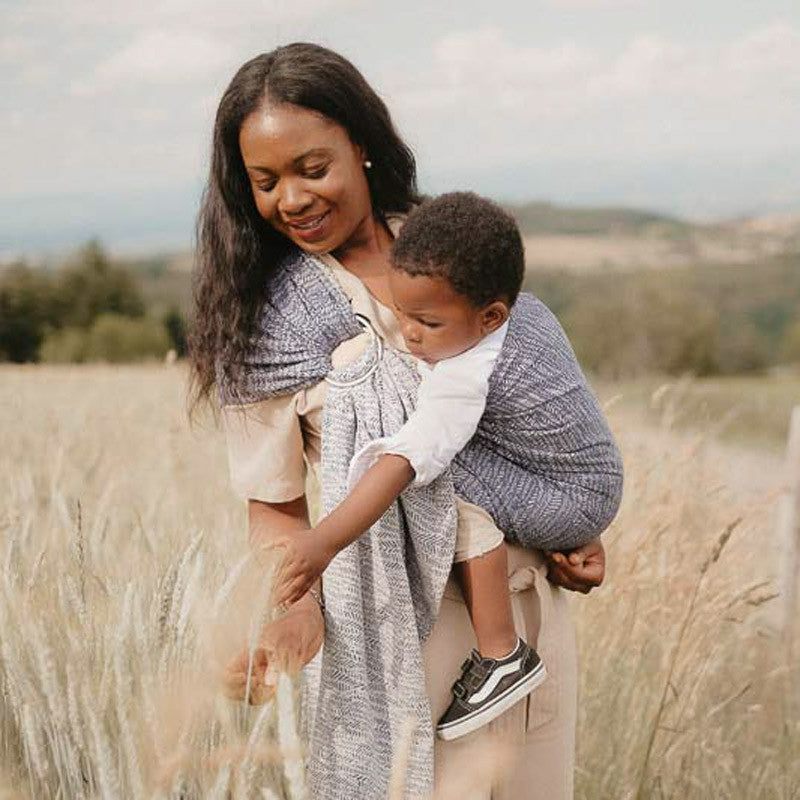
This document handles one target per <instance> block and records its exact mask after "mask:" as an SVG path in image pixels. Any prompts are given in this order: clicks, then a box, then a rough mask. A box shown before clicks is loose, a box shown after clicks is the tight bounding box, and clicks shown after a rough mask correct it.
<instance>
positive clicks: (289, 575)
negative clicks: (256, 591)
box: [276, 454, 414, 603]
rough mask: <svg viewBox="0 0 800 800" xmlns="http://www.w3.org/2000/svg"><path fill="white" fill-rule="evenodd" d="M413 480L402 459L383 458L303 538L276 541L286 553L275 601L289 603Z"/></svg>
mask: <svg viewBox="0 0 800 800" xmlns="http://www.w3.org/2000/svg"><path fill="white" fill-rule="evenodd" d="M413 478H414V470H413V468H412V467H411V464H410V462H409V461H408V459H407V458H405V457H403V456H399V455H393V454H385V455H382V456H381V457H380V458H378V460H377V461H376V462H375V463H374V464H373V465H372V466H371V467H369V469H367V471H366V472H365V473H364V474H363V475H362V476H361V478H360V479H359V481H358V483H357V484H356V485H355V486H354V487H353V488H352V490H351V491H350V493H349V494H348V495H347V497H346V498H345V499H344V500H342V502H341V503H339V505H338V506H336V508H335V509H334V510H333V511H332V512H331V513H330V514H328V516H327V517H325V518H324V519H322V520H321V521H320V522H319V523H318V524H317V525H316V527H314V528H312V529H311V530H310V531H308V532H307V533H303V534H300V535H299V536H297V535H295V536H293V537H291V539H289V540H287V541H281V545H283V546H285V547H286V550H287V553H286V557H285V558H284V561H283V564H282V566H281V569H280V573H279V582H278V588H277V590H276V601H277V602H278V603H294V602H295V601H296V600H299V599H300V598H301V597H302V596H303V595H304V594H305V593H306V592H307V591H308V590H309V588H310V587H311V586H312V585H313V584H314V582H315V581H316V580H317V578H319V577H320V575H322V573H323V572H324V571H325V568H326V567H327V566H328V564H329V563H330V562H331V559H333V557H334V556H335V555H336V554H337V553H338V552H339V551H340V550H343V549H344V548H345V547H347V545H349V544H351V543H352V542H354V541H355V540H356V539H358V538H359V536H361V535H362V534H363V533H365V532H366V531H367V530H369V529H370V528H371V527H372V526H373V525H374V524H375V523H376V522H377V521H378V520H379V519H380V518H381V517H382V516H383V514H384V513H385V512H386V510H387V509H388V508H389V507H390V506H391V505H392V503H394V501H395V500H397V498H398V497H399V496H400V494H401V493H402V491H403V489H405V488H406V486H408V484H409V483H410V482H411V481H412V480H413Z"/></svg>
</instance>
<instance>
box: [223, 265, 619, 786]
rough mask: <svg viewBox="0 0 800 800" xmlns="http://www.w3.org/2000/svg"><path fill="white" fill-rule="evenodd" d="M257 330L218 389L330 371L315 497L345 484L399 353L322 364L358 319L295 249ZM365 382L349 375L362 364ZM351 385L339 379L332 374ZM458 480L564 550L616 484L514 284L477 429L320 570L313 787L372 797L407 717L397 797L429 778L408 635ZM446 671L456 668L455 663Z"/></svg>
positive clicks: (410, 390) (280, 390) (573, 364)
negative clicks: (442, 468)
mask: <svg viewBox="0 0 800 800" xmlns="http://www.w3.org/2000/svg"><path fill="white" fill-rule="evenodd" d="M269 298H270V299H269V302H268V303H267V304H266V305H265V307H264V309H263V312H262V315H261V318H260V322H259V333H258V336H257V337H256V340H255V341H254V345H253V348H252V350H251V353H250V355H249V356H248V358H247V360H246V362H245V364H244V365H243V366H244V369H243V371H242V374H241V376H240V378H239V380H238V383H237V389H236V391H235V392H231V391H226V389H225V382H224V380H220V386H221V391H222V395H223V401H224V402H227V403H231V402H254V401H258V400H260V399H264V398H267V397H272V396H275V395H279V394H285V393H289V392H294V391H297V390H299V389H301V388H306V387H309V386H313V385H315V384H316V383H319V381H321V380H322V379H324V378H325V377H328V378H329V379H332V380H333V381H334V383H331V386H330V387H329V391H328V392H327V397H326V400H325V407H324V413H323V430H322V468H321V469H322V475H321V479H322V486H323V508H324V509H325V511H326V512H327V511H330V510H331V509H332V508H333V507H335V506H336V505H337V503H339V502H340V501H341V500H342V499H343V498H344V496H345V494H346V477H347V470H348V465H349V463H350V459H351V458H352V456H353V454H354V453H355V451H356V450H357V449H358V448H360V447H361V446H362V445H364V444H366V443H367V442H368V441H371V440H372V439H375V438H377V437H380V436H387V435H391V434H393V433H395V432H396V431H397V430H398V429H399V428H400V427H401V426H402V424H403V422H404V421H405V420H406V419H407V417H408V415H409V414H410V412H411V411H412V410H413V408H414V404H415V398H416V388H417V384H418V381H419V376H418V374H417V372H416V369H415V368H414V365H413V363H412V362H411V360H410V358H409V357H408V356H405V355H402V354H399V353H396V352H395V351H393V350H391V349H389V348H386V349H385V350H384V351H383V356H382V357H381V358H377V351H376V350H375V349H369V350H368V351H367V352H366V353H364V354H363V355H362V356H361V357H360V358H359V359H357V360H356V361H355V362H354V363H353V364H350V365H348V366H347V367H345V368H343V369H341V370H337V371H336V372H335V373H334V372H332V367H331V353H332V352H333V350H334V349H335V348H336V346H337V345H338V344H340V343H341V342H343V341H345V340H347V339H350V338H352V337H353V336H355V335H357V334H358V333H360V331H361V326H360V325H359V323H358V320H357V319H356V317H355V315H354V314H353V313H352V311H351V309H350V306H349V301H348V299H347V297H346V295H345V294H344V293H343V292H342V291H341V289H340V288H339V287H338V285H337V284H336V282H335V280H334V279H333V278H332V276H331V275H330V274H329V273H328V269H327V267H326V266H325V265H324V264H322V262H320V261H318V260H316V259H314V258H312V257H309V256H307V255H306V254H303V253H301V252H299V251H298V252H296V253H294V254H293V255H292V256H291V257H290V258H289V259H287V260H286V261H285V262H284V263H283V264H282V265H281V266H280V268H279V269H278V270H277V271H276V275H275V277H274V278H273V279H272V281H271V284H270V290H269ZM364 376H366V379H365V380H361V378H364ZM339 384H351V385H344V386H343V385H339ZM454 488H455V492H458V494H459V495H460V496H462V497H464V498H465V499H467V500H469V501H471V502H473V503H476V504H477V505H479V506H481V507H483V508H484V509H486V511H488V512H489V514H491V515H492V517H493V519H494V520H495V522H496V523H497V524H498V527H499V528H500V529H501V530H503V531H504V532H505V534H506V536H507V537H508V538H509V539H512V540H516V541H518V542H519V543H521V544H522V545H524V546H526V547H530V548H534V549H568V548H571V547H576V546H579V545H581V544H583V543H585V542H586V541H588V540H589V539H591V538H593V537H594V536H596V535H598V534H599V533H600V532H601V531H602V530H603V529H605V527H606V526H607V525H608V524H609V523H610V522H611V520H612V519H613V517H614V515H615V513H616V511H617V507H618V505H619V501H620V498H621V493H622V464H621V460H620V456H619V453H618V451H617V448H616V446H615V444H614V441H613V438H612V436H611V433H610V432H609V430H608V427H607V425H606V423H605V420H604V419H603V415H602V412H601V410H600V408H599V407H598V404H597V401H596V399H595V397H594V395H593V393H592V392H591V390H590V389H589V387H588V385H587V383H586V380H585V378H584V376H583V374H582V373H581V370H580V368H579V366H578V364H577V361H576V359H575V356H574V353H573V352H572V348H571V347H570V345H569V342H568V341H567V338H566V336H565V335H564V332H563V330H562V329H561V326H560V325H559V323H558V321H557V320H556V319H555V317H554V316H553V315H552V314H551V313H550V311H549V310H548V309H547V308H546V306H544V305H543V304H542V303H541V302H539V301H538V300H536V299H535V298H534V297H532V296H530V295H521V296H520V298H519V300H518V301H517V303H516V304H515V306H514V308H513V309H512V313H511V321H510V325H509V330H508V334H507V336H506V339H505V342H504V345H503V350H502V352H501V354H500V356H499V358H498V360H497V364H496V366H495V369H494V372H493V374H492V377H491V380H490V387H489V396H488V402H487V408H486V412H485V413H484V415H483V417H482V419H481V422H480V425H479V427H478V431H477V432H476V435H475V436H474V437H473V439H472V440H471V441H470V443H469V444H468V445H467V447H466V448H465V449H464V450H463V451H462V452H461V453H460V454H459V455H458V456H457V458H456V460H455V461H454V463H453V465H452V467H451V469H450V470H448V471H447V472H445V473H444V474H443V475H442V476H441V477H440V478H439V479H437V480H436V481H434V482H433V483H432V484H431V485H429V486H427V487H422V488H419V489H409V490H407V491H406V492H404V493H403V496H402V498H401V499H400V501H399V503H398V504H396V505H395V506H394V507H393V508H392V509H390V510H389V511H388V512H387V513H386V514H385V515H384V517H383V518H382V519H381V520H380V521H379V522H378V523H377V524H376V525H375V526H373V528H371V529H370V531H369V532H368V533H367V534H365V535H364V536H362V537H361V538H360V539H359V540H358V541H357V542H355V543H354V544H352V545H350V546H349V547H347V548H345V550H343V551H342V552H341V553H340V554H339V555H338V556H337V557H336V558H335V559H334V560H333V561H332V562H331V564H330V565H329V567H328V569H327V570H326V572H325V579H324V586H325V598H326V603H327V613H326V620H325V646H324V648H323V656H322V668H321V674H320V676H319V681H309V682H308V684H309V686H312V685H313V686H314V687H315V689H316V688H318V695H316V696H315V697H314V698H313V699H312V702H310V703H307V706H308V707H312V708H313V709H314V712H315V713H314V719H313V721H312V725H311V728H312V734H311V741H312V746H311V758H310V772H311V782H312V786H313V788H314V796H315V797H318V798H324V799H325V800H338V799H339V798H341V799H342V800H352V798H364V800H372V798H384V797H385V796H386V790H387V786H388V782H389V777H390V772H391V764H392V756H393V753H394V752H396V746H397V743H398V739H399V737H400V736H401V735H402V731H403V730H404V729H405V725H406V722H407V720H409V719H411V720H413V722H414V723H415V724H416V733H415V738H414V742H413V746H412V748H411V754H410V759H409V769H408V775H407V796H408V797H415V798H416V797H421V796H425V795H427V794H428V793H429V792H430V791H431V790H432V785H433V783H432V779H433V732H432V725H431V718H430V707H429V704H428V698H427V696H426V693H425V678H424V673H423V665H422V653H421V643H422V641H424V639H425V637H426V636H427V635H428V633H429V632H430V630H431V628H432V626H433V622H434V620H435V618H436V614H437V611H438V607H439V602H440V600H441V596H442V591H443V589H444V584H445V581H446V579H447V576H448V574H449V572H450V568H451V564H452V558H453V552H454V544H455V526H456V513H455V505H454ZM454 677H455V676H454Z"/></svg>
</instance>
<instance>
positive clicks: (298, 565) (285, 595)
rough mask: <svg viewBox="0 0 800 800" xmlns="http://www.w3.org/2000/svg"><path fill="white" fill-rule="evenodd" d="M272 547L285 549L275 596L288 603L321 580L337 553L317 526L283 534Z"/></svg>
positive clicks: (277, 599)
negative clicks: (319, 532) (307, 529)
mask: <svg viewBox="0 0 800 800" xmlns="http://www.w3.org/2000/svg"><path fill="white" fill-rule="evenodd" d="M270 548H276V549H278V550H283V551H284V553H283V557H282V561H281V565H280V567H279V569H278V572H277V576H276V585H275V591H274V593H273V597H274V598H275V602H276V603H279V604H284V605H291V604H292V603H296V602H297V601H298V600H299V599H300V598H301V597H302V596H303V595H304V594H306V592H308V590H309V589H310V588H311V587H312V586H313V585H314V584H315V583H316V581H318V580H319V578H320V576H321V575H322V573H323V572H324V571H325V568H326V567H327V566H328V564H329V563H330V561H331V559H332V558H333V556H334V555H336V554H335V553H334V552H333V551H332V550H331V548H329V547H328V545H327V542H326V541H325V539H324V537H322V536H320V535H319V534H318V533H317V531H316V530H314V529H312V530H310V531H301V532H298V533H292V534H289V535H286V536H280V537H278V538H277V539H275V540H273V541H272V542H271V543H270Z"/></svg>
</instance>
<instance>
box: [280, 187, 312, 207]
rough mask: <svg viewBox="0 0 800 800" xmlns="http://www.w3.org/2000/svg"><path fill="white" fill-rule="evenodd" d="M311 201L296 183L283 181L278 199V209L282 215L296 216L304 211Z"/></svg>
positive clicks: (307, 194) (309, 196)
mask: <svg viewBox="0 0 800 800" xmlns="http://www.w3.org/2000/svg"><path fill="white" fill-rule="evenodd" d="M313 199H314V198H313V197H311V195H310V194H309V193H308V192H307V191H305V189H304V188H303V187H302V186H301V185H300V183H299V182H298V181H293V180H289V181H285V182H284V183H283V186H282V187H281V193H280V196H279V198H278V208H279V210H280V211H281V212H282V213H284V214H297V213H299V212H300V211H303V210H305V209H306V208H307V207H308V206H309V205H310V204H311V203H312V202H313Z"/></svg>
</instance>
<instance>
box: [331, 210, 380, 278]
mask: <svg viewBox="0 0 800 800" xmlns="http://www.w3.org/2000/svg"><path fill="white" fill-rule="evenodd" d="M391 244H392V234H391V233H390V232H389V230H388V229H387V228H386V225H384V223H383V222H382V221H381V220H379V219H376V218H375V217H374V216H372V215H370V216H368V217H366V218H365V219H364V220H363V222H362V223H361V224H360V225H359V226H358V227H357V228H356V230H355V231H354V232H353V235H352V236H350V238H348V240H347V241H346V242H345V243H344V244H343V245H342V246H341V247H339V248H337V249H336V250H334V251H333V252H332V253H331V255H332V256H334V258H336V259H337V260H338V261H339V263H340V264H341V265H342V266H343V267H344V268H345V269H346V270H348V271H349V272H352V273H353V274H354V275H357V276H358V277H359V278H361V279H362V280H364V279H369V278H377V277H381V276H384V275H385V274H386V271H387V269H388V267H389V247H390V246H391Z"/></svg>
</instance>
